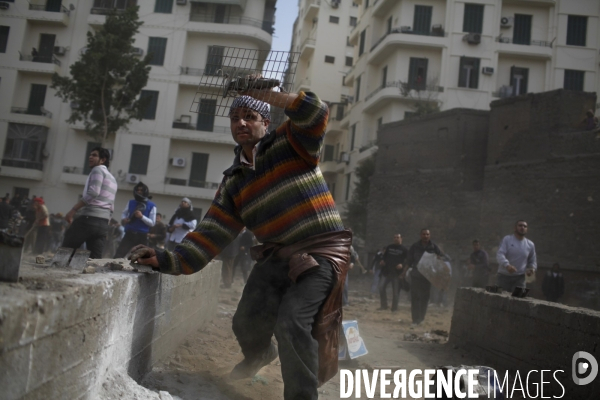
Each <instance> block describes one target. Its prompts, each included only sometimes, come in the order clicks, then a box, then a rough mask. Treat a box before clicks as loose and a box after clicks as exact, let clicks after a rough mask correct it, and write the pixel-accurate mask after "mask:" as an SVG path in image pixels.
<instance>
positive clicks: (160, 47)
mask: <svg viewBox="0 0 600 400" xmlns="http://www.w3.org/2000/svg"><path fill="white" fill-rule="evenodd" d="M166 49H167V38H160V37H151V38H149V40H148V54H152V59H151V60H150V65H163V64H164V62H165V50H166Z"/></svg>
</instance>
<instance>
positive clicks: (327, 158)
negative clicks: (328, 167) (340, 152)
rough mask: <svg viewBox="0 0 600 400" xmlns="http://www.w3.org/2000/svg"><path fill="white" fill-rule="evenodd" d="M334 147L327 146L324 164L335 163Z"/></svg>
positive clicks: (324, 153) (324, 152)
mask: <svg viewBox="0 0 600 400" xmlns="http://www.w3.org/2000/svg"><path fill="white" fill-rule="evenodd" d="M333 151H334V147H333V145H330V144H326V145H325V150H324V151H323V162H327V161H333Z"/></svg>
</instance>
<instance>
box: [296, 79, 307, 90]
mask: <svg viewBox="0 0 600 400" xmlns="http://www.w3.org/2000/svg"><path fill="white" fill-rule="evenodd" d="M299 91H303V92H308V91H310V79H308V78H304V79H302V80H301V81H300V82H298V83H296V87H295V88H294V92H299Z"/></svg>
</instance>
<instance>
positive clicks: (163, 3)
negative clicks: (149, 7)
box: [154, 0, 173, 14]
mask: <svg viewBox="0 0 600 400" xmlns="http://www.w3.org/2000/svg"><path fill="white" fill-rule="evenodd" d="M154 12H155V13H162V14H171V13H172V12H173V0H156V3H155V4H154Z"/></svg>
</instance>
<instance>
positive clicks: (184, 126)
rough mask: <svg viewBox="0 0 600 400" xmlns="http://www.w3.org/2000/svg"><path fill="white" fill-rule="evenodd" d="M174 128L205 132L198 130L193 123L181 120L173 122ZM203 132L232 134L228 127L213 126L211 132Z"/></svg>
mask: <svg viewBox="0 0 600 400" xmlns="http://www.w3.org/2000/svg"><path fill="white" fill-rule="evenodd" d="M173 128H175V129H187V130H190V131H203V130H202V129H198V128H196V125H194V124H192V123H191V122H185V121H181V120H175V121H173ZM203 132H213V133H231V128H230V127H228V126H213V128H212V130H211V131H203Z"/></svg>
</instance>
